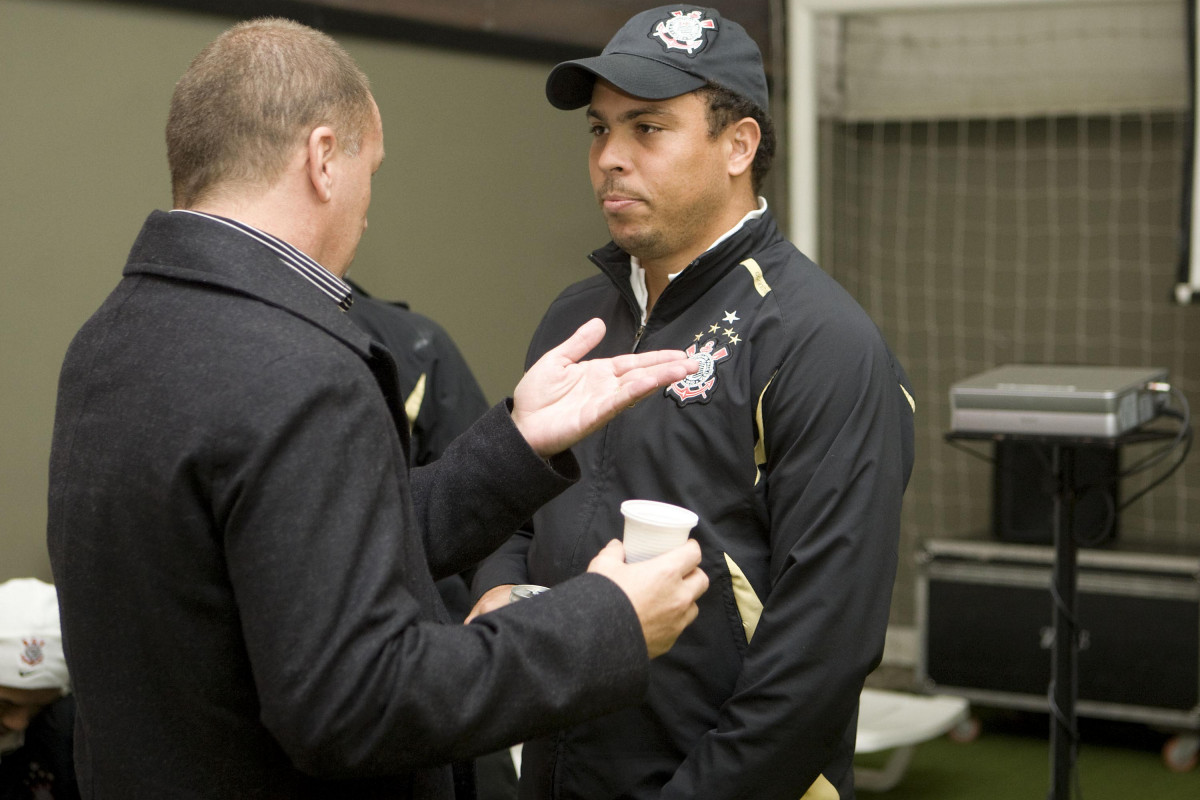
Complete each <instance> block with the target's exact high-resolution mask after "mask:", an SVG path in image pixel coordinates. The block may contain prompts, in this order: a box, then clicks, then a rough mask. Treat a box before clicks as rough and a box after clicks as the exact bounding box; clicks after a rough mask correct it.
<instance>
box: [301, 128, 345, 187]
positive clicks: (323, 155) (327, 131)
mask: <svg viewBox="0 0 1200 800" xmlns="http://www.w3.org/2000/svg"><path fill="white" fill-rule="evenodd" d="M337 146H338V143H337V135H336V134H334V132H333V129H332V128H330V127H328V126H327V125H322V126H320V127H318V128H313V129H312V131H311V132H310V133H309V134H308V162H307V164H306V165H305V166H306V167H307V169H308V180H309V181H310V182H311V183H312V186H313V191H315V192H316V193H317V197H318V198H320V200H321V202H323V203H328V202H329V200H330V199H331V198H332V197H333V168H332V161H333V157H334V154H336V153H337Z"/></svg>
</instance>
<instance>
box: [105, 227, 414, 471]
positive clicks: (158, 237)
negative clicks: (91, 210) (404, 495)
mask: <svg viewBox="0 0 1200 800" xmlns="http://www.w3.org/2000/svg"><path fill="white" fill-rule="evenodd" d="M123 274H124V275H125V276H127V277H128V276H134V275H155V276H158V277H162V278H168V279H171V280H176V281H181V282H184V283H193V284H204V285H207V286H215V287H219V288H221V289H225V290H227V291H230V292H235V293H237V294H240V295H243V296H246V297H250V298H253V299H255V300H258V301H259V302H262V303H265V304H267V305H270V306H274V307H276V308H279V309H282V310H284V311H286V312H288V313H289V314H292V315H294V316H296V317H299V318H300V319H303V320H305V321H306V322H308V323H310V324H311V325H314V326H316V327H318V328H320V329H321V330H323V331H325V332H326V333H327V334H328V335H330V336H332V337H333V338H335V339H337V340H338V341H340V342H342V343H343V344H345V345H346V346H347V347H349V348H350V349H351V350H352V351H353V352H354V353H355V354H357V355H358V356H359V358H361V359H363V360H364V361H365V362H366V363H367V367H368V368H369V369H370V370H371V373H372V375H374V377H375V381H376V383H378V384H379V389H380V391H381V392H382V393H383V396H384V399H385V401H386V402H387V405H388V409H389V411H390V412H391V414H392V419H393V422H394V423H395V425H396V430H397V433H398V434H399V436H400V441H401V444H402V446H403V448H404V455H405V458H406V459H407V457H408V449H409V446H410V444H409V442H410V437H409V431H408V418H407V417H406V416H405V414H404V400H403V397H402V395H401V391H400V380H399V373H398V371H397V369H396V362H395V359H394V358H393V357H392V354H391V353H390V352H389V351H388V350H387V348H385V347H384V346H383V345H381V344H379V343H377V342H374V341H373V340H372V339H371V337H370V336H369V335H368V334H367V333H366V332H365V331H363V330H362V329H361V328H359V327H358V326H357V325H355V324H354V323H353V322H352V321H351V320H350V319H348V318H347V317H346V314H345V312H344V311H342V310H341V309H340V308H338V306H337V304H336V303H335V302H334V301H333V300H331V299H330V298H329V297H327V296H326V295H324V294H322V293H321V290H320V289H318V288H316V287H315V286H313V285H312V284H311V283H309V282H308V281H306V280H305V279H304V278H302V277H301V276H300V275H298V274H297V273H296V272H295V271H293V270H292V269H290V268H288V267H286V266H284V265H283V264H282V263H281V262H280V261H279V257H278V256H277V255H276V254H275V253H273V252H272V251H271V250H270V248H268V247H267V246H266V245H264V244H262V243H260V242H257V241H255V240H254V239H252V238H250V237H249V236H246V235H245V234H243V233H241V232H240V231H237V230H234V229H232V228H230V227H228V226H226V225H222V224H221V223H219V222H215V221H213V220H211V219H206V218H204V217H201V216H197V215H195V214H170V213H167V212H165V211H155V212H153V213H151V214H150V216H149V217H147V218H146V222H145V224H144V225H143V226H142V231H141V233H139V234H138V238H137V241H135V242H134V243H133V249H132V250H131V251H130V253H129V260H128V261H127V262H126V264H125V270H124V273H123Z"/></svg>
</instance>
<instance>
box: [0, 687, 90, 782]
mask: <svg viewBox="0 0 1200 800" xmlns="http://www.w3.org/2000/svg"><path fill="white" fill-rule="evenodd" d="M74 732H75V698H74V697H72V696H71V695H67V696H66V697H63V698H62V699H60V700H57V701H55V702H54V703H51V704H50V705H49V706H47V707H46V708H45V709H43V710H42V712H41V713H39V714H38V715H37V716H36V717H35V718H34V719H33V721H32V722H30V723H29V728H28V729H27V730H26V731H25V743H24V744H23V745H22V746H21V747H19V748H17V749H16V750H14V751H12V752H10V753H4V754H3V755H0V800H79V785H78V783H77V782H76V780H75V760H74V757H73V755H72V751H73V749H74V746H75V735H74Z"/></svg>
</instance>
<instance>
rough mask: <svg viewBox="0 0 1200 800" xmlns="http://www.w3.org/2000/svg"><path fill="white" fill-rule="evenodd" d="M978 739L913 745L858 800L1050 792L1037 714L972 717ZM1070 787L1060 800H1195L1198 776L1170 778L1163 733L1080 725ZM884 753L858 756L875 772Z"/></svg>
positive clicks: (1043, 725)
mask: <svg viewBox="0 0 1200 800" xmlns="http://www.w3.org/2000/svg"><path fill="white" fill-rule="evenodd" d="M976 713H977V716H978V718H979V719H980V722H981V730H980V734H979V736H978V738H976V739H975V740H974V741H973V742H969V743H958V742H954V741H951V740H950V739H949V738H945V737H943V738H939V739H935V740H933V741H930V742H925V743H923V744H921V745H919V746H918V747H917V749H916V752H915V753H914V755H913V758H912V762H911V763H910V764H909V767H908V771H907V772H906V773H905V775H904V777H903V779H902V780H901V781H900V783H899V784H898V785H897V786H896V787H895V788H893V789H891V790H890V791H888V792H883V793H879V792H868V791H860V792H859V798H860V800H871V798H880V800H951V799H952V798H953V800H961V799H963V798H969V799H971V800H974V799H975V798H978V799H979V800H1017V798H1021V800H1046V798H1047V796H1048V794H1049V790H1050V742H1049V722H1048V719H1047V717H1046V715H1044V714H1030V713H1023V712H1009V711H1005V712H999V711H991V712H987V711H978V712H976ZM1079 726H1080V735H1081V743H1080V747H1079V757H1078V760H1077V762H1076V776H1077V786H1076V790H1075V791H1074V793H1073V794H1072V797H1071V798H1067V799H1065V800H1126V799H1127V798H1128V799H1130V800H1200V769H1195V770H1192V771H1191V772H1184V773H1178V772H1172V771H1170V770H1168V769H1167V767H1166V766H1165V764H1164V762H1163V758H1162V752H1161V751H1162V746H1163V744H1164V743H1165V742H1166V741H1167V739H1168V738H1169V734H1168V733H1164V732H1162V731H1155V730H1151V729H1150V728H1148V727H1146V726H1144V725H1139V724H1135V723H1115V722H1108V721H1097V720H1080V721H1079ZM886 755H887V754H886V753H873V754H870V755H865V756H860V757H859V758H858V759H857V762H856V763H858V764H860V765H862V766H866V767H876V768H877V767H880V766H882V764H883V762H884V761H885V760H886Z"/></svg>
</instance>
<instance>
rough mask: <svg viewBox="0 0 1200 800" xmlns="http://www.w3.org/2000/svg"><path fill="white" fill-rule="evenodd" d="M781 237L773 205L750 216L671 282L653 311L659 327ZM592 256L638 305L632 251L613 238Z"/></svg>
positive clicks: (633, 303) (651, 314) (623, 292)
mask: <svg viewBox="0 0 1200 800" xmlns="http://www.w3.org/2000/svg"><path fill="white" fill-rule="evenodd" d="M781 238H782V235H781V234H780V233H779V227H778V226H777V225H776V224H775V217H774V216H773V215H772V214H771V211H770V209H767V211H766V212H764V213H763V215H762V216H761V217H759V218H758V219H751V220H747V221H746V223H745V224H744V225H743V226H742V228H741V230H739V231H738V232H737V233H735V234H734V235H733V236H730V237H729V238H728V239H726V240H725V241H723V242H721V243H720V244H718V245H717V246H716V247H714V248H712V249H711V250H706V251H705V252H704V253H702V254H701V255H700V256H699V257H698V258H697V259H696V260H695V261H693V262H692V263H690V264H688V265H687V267H686V268H685V269H684V270H683V271H682V272H681V273H679V275H678V276H677V277H676V278H675V279H674V280H673V281H671V283H670V284H668V286H667V288H666V289H665V290H664V291H663V293H662V295H661V296H660V297H659V298H658V302H657V303H655V304H654V308H653V309H652V310H651V312H650V318H651V320H652V321H655V326H656V327H657V325H658V324H660V323H661V324H666V323H667V322H670V321H671V320H673V319H674V318H675V317H677V316H679V315H680V314H681V313H683V312H684V311H685V310H686V309H687V308H688V307H689V306H691V305H692V303H694V302H695V301H696V299H697V298H699V297H700V296H701V295H703V294H704V293H705V292H707V291H708V290H709V289H710V288H712V286H713V285H714V284H716V283H717V282H718V281H719V280H721V279H722V278H723V277H725V275H726V274H727V273H728V272H729V271H730V270H731V269H733V268H734V267H736V266H737V265H738V264H740V263H741V262H742V261H743V260H745V259H746V258H748V257H749V256H751V255H752V254H754V253H757V252H758V251H760V250H762V249H763V248H764V247H767V246H768V245H770V244H773V243H774V242H776V241H779V240H780V239H781ZM589 258H590V259H591V261H592V263H594V264H595V265H596V266H598V267H599V268H600V269H601V270H602V271H603V272H604V273H605V274H606V275H608V277H609V279H610V280H612V282H613V283H614V284H615V285H616V288H617V290H618V291H619V292H620V293H621V294H622V296H624V297H626V298H627V299H628V300H629V302H630V303H631V304H632V306H633V307H634V308H637V305H638V304H637V300H636V299H635V298H634V296H633V289H632V288H630V286H629V273H630V269H631V268H630V265H629V254H628V253H626V252H625V251H624V250H622V249H621V248H620V247H618V246H617V245H616V243H615V242H609V243H608V244H607V245H605V246H604V247H602V248H600V249H599V250H596V251H594V252H593V253H592V254H591V255H590V256H589Z"/></svg>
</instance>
